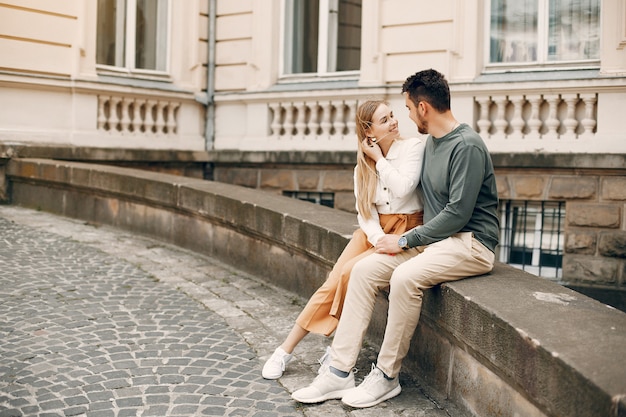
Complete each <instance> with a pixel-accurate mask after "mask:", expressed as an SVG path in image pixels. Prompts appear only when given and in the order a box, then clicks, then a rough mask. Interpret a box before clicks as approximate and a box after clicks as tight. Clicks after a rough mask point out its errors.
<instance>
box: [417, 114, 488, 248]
mask: <svg viewBox="0 0 626 417" xmlns="http://www.w3.org/2000/svg"><path fill="white" fill-rule="evenodd" d="M420 187H421V189H422V192H423V196H424V225H422V226H418V227H416V228H415V229H413V230H412V231H410V232H409V233H407V234H406V237H407V241H408V246H410V247H414V246H421V245H428V244H430V243H434V242H438V241H440V240H443V239H445V238H447V237H449V236H452V235H453V234H455V233H459V232H472V233H474V236H475V237H476V239H478V241H479V242H481V243H482V244H483V245H485V247H487V248H488V249H489V250H491V251H492V252H494V251H495V247H496V245H497V244H498V234H499V221H498V191H497V189H496V177H495V174H494V171H493V164H492V162H491V156H490V155H489V151H488V150H487V147H486V146H485V143H484V142H483V140H482V139H481V137H480V136H479V135H478V134H477V133H476V132H475V131H474V130H473V129H472V128H470V127H469V126H468V125H466V124H461V125H460V126H459V127H457V128H456V129H454V130H453V131H452V132H450V133H448V134H447V135H446V136H443V137H441V138H438V139H435V138H433V137H432V136H428V139H427V141H426V150H425V153H424V163H423V165H422V176H421V181H420Z"/></svg>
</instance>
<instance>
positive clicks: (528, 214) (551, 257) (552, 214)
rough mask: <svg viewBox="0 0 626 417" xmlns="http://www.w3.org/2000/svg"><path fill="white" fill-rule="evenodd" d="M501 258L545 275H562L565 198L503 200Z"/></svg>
mask: <svg viewBox="0 0 626 417" xmlns="http://www.w3.org/2000/svg"><path fill="white" fill-rule="evenodd" d="M500 225H501V230H500V246H499V260H500V261H501V262H505V263H508V264H509V265H512V266H514V267H517V268H520V269H522V270H524V271H527V272H530V273H531V274H535V275H538V276H541V277H546V278H557V279H558V278H561V277H562V264H563V246H564V225H565V202H562V201H513V200H503V201H500Z"/></svg>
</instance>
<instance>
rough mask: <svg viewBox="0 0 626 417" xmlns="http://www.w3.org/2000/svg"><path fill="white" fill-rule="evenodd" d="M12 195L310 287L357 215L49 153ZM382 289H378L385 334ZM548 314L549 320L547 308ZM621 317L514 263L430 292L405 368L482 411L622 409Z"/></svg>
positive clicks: (378, 320) (572, 415) (33, 162)
mask: <svg viewBox="0 0 626 417" xmlns="http://www.w3.org/2000/svg"><path fill="white" fill-rule="evenodd" d="M5 162H6V164H5V166H6V176H7V183H8V184H9V186H8V187H7V189H8V190H9V197H10V201H11V203H12V204H16V205H20V206H24V207H30V208H36V209H39V210H44V211H48V212H52V213H56V214H60V215H64V216H68V217H73V218H77V219H82V220H85V221H89V222H93V223H95V224H98V223H100V224H109V225H112V226H116V227H120V228H123V229H127V230H131V231H133V232H136V233H142V234H148V235H151V236H153V237H156V238H159V239H162V240H163V241H166V242H168V243H172V244H176V245H179V246H182V247H186V248H188V249H191V250H196V251H198V252H200V253H209V254H210V255H211V256H214V257H216V258H219V259H222V260H224V261H225V262H228V263H231V264H233V265H236V266H237V267H238V268H241V269H244V270H248V271H251V272H253V273H254V274H255V275H256V276H258V277H259V278H264V279H267V280H268V281H269V282H271V283H273V284H275V285H280V286H283V287H285V288H287V289H290V290H291V291H294V292H295V293H297V294H299V295H301V296H304V297H308V296H309V295H310V294H311V292H312V291H313V290H314V289H315V288H317V287H318V286H319V285H320V284H321V282H322V281H323V280H324V278H325V275H326V274H327V272H328V269H329V267H330V266H331V265H332V264H333V263H334V261H335V259H336V257H337V256H338V255H339V253H340V252H341V250H342V248H343V246H344V245H345V244H346V242H347V239H348V238H349V236H350V233H351V232H352V231H353V230H354V228H355V227H356V226H355V222H354V215H352V214H349V213H345V212H342V211H340V210H334V209H330V208H326V207H320V206H316V205H313V204H310V203H305V202H301V201H297V200H294V199H286V198H284V197H279V196H273V195H271V194H270V193H267V192H260V191H258V190H253V189H250V188H245V187H238V186H233V185H230V184H223V183H218V182H214V181H204V180H201V179H194V178H184V177H181V176H176V175H168V174H161V173H154V172H146V171H145V170H136V169H128V168H120V167H112V166H104V165H95V164H85V163H76V162H61V161H52V160H45V159H19V158H12V159H10V160H8V161H6V160H5ZM386 303H387V300H386V299H385V298H384V297H379V299H378V302H377V309H378V310H377V312H376V313H375V314H374V316H373V318H372V326H371V327H370V341H371V342H373V344H374V345H377V344H378V343H379V341H380V338H381V329H382V328H383V327H384V322H385V317H386V315H385V310H386ZM547 317H549V320H546V318H547ZM625 349H626V314H624V313H622V312H620V311H617V310H615V309H612V308H607V306H606V305H604V304H601V303H599V302H597V301H595V300H593V299H590V298H588V297H585V296H584V295H581V294H578V293H576V292H574V291H571V290H568V289H566V288H562V287H560V286H558V285H557V284H555V283H552V282H550V281H548V280H543V279H540V278H538V277H535V276H533V275H530V274H528V273H525V272H523V271H520V270H517V269H514V268H512V267H509V266H507V265H503V264H497V265H496V268H495V269H494V271H493V272H492V273H491V274H487V275H483V276H480V277H474V278H470V279H464V280H461V281H458V282H453V283H447V284H444V285H441V286H437V287H436V288H434V289H433V290H432V291H428V292H427V293H426V294H425V297H424V303H423V309H422V316H421V319H420V324H419V325H418V328H417V330H416V334H415V336H414V338H413V340H412V342H411V350H410V352H409V355H408V356H407V358H406V359H405V361H404V363H403V366H404V370H405V372H409V373H411V374H412V376H413V377H414V378H417V379H419V380H420V381H423V382H424V384H423V385H422V388H423V389H424V390H427V391H428V392H429V394H430V395H431V396H433V397H434V398H436V399H437V400H439V401H452V402H453V403H454V404H455V405H456V406H457V407H459V408H461V409H463V410H465V411H466V412H467V413H468V414H469V415H472V416H476V417H496V416H526V417H577V416H582V415H584V416H588V417H605V416H611V417H626V379H625V378H624V375H625V368H624V365H623V360H622V358H623V357H624V355H626V351H625Z"/></svg>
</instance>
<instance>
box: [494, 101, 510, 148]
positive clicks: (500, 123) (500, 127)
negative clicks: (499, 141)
mask: <svg viewBox="0 0 626 417" xmlns="http://www.w3.org/2000/svg"><path fill="white" fill-rule="evenodd" d="M493 101H494V102H495V103H496V109H497V110H496V119H495V120H494V121H493V126H494V127H495V128H496V132H495V134H496V135H497V136H498V137H501V138H504V137H506V128H507V127H508V126H509V123H508V122H507V121H506V105H507V98H506V96H502V97H494V98H493Z"/></svg>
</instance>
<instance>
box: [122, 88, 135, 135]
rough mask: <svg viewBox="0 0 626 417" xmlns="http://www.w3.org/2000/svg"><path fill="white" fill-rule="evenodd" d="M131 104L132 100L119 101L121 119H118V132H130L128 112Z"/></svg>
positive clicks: (124, 98)
mask: <svg viewBox="0 0 626 417" xmlns="http://www.w3.org/2000/svg"><path fill="white" fill-rule="evenodd" d="M132 102H133V99H132V98H128V97H123V98H122V100H121V101H120V106H121V112H122V117H121V118H120V130H121V131H122V132H130V114H129V113H128V111H129V108H130V105H131V104H132Z"/></svg>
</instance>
